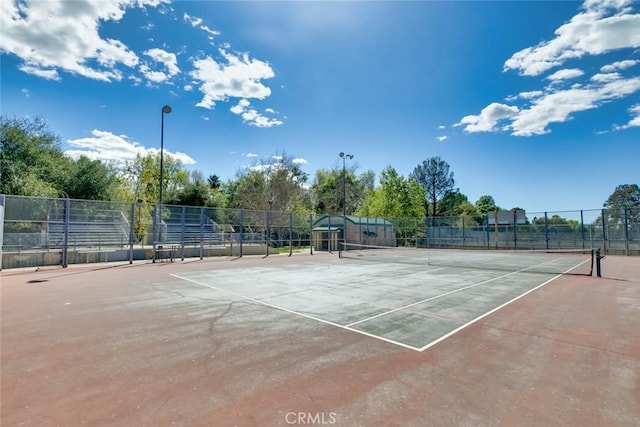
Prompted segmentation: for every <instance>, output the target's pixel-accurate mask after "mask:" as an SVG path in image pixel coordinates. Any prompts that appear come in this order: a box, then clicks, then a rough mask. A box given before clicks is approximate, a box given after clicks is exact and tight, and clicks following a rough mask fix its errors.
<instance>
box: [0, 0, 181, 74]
mask: <svg viewBox="0 0 640 427" xmlns="http://www.w3.org/2000/svg"><path fill="white" fill-rule="evenodd" d="M168 1H169V0H109V1H108V0H85V1H82V2H69V1H66V0H47V1H37V2H25V1H2V2H0V51H1V52H3V53H9V54H13V55H16V56H17V57H19V58H20V59H21V60H22V64H21V65H20V66H19V69H20V70H22V71H23V72H25V73H29V74H33V75H36V76H39V77H42V78H45V79H52V80H59V79H60V75H59V72H60V71H64V72H67V73H71V74H76V75H80V76H83V77H87V78H90V79H95V80H101V81H113V80H120V79H121V78H122V72H121V71H120V70H119V69H118V66H125V67H128V68H133V67H135V66H136V65H137V64H138V61H139V59H138V56H137V55H136V54H135V53H134V52H133V51H132V50H130V49H129V48H128V47H127V46H126V45H125V44H124V43H122V42H121V41H119V40H114V39H109V38H103V37H101V36H100V34H99V32H98V29H99V26H100V23H101V22H103V21H114V22H117V21H119V20H120V19H122V17H123V16H124V14H125V11H126V9H128V8H131V7H136V6H137V7H145V6H151V7H157V6H158V5H160V4H161V3H163V2H168Z"/></svg>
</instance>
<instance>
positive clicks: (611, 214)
mask: <svg viewBox="0 0 640 427" xmlns="http://www.w3.org/2000/svg"><path fill="white" fill-rule="evenodd" d="M603 207H604V208H605V209H607V211H606V217H607V223H609V224H614V223H617V224H622V223H624V218H625V217H624V215H625V209H626V212H627V220H628V221H633V222H636V223H637V222H640V187H638V184H622V185H618V186H617V187H616V188H615V190H614V191H613V193H611V195H610V196H609V198H607V201H606V202H604V204H603Z"/></svg>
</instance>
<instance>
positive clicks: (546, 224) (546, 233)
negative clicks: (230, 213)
mask: <svg viewBox="0 0 640 427" xmlns="http://www.w3.org/2000/svg"><path fill="white" fill-rule="evenodd" d="M544 242H545V243H544V247H545V249H547V250H549V216H548V215H547V213H546V212H545V213H544Z"/></svg>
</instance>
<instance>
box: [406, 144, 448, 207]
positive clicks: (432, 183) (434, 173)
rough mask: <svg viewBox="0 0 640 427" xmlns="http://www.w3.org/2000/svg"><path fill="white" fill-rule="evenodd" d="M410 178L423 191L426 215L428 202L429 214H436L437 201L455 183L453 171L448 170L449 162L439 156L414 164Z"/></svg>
mask: <svg viewBox="0 0 640 427" xmlns="http://www.w3.org/2000/svg"><path fill="white" fill-rule="evenodd" d="M411 178H413V179H415V180H416V181H417V182H418V184H420V185H421V186H422V188H423V189H424V191H425V194H426V197H425V200H424V212H425V214H426V216H429V204H431V216H436V214H437V212H438V201H439V200H440V199H441V198H442V196H444V195H445V194H446V193H447V192H448V191H450V190H451V189H453V185H454V184H455V181H454V179H453V172H449V164H448V163H447V162H445V161H444V160H442V159H441V158H440V157H431V158H430V159H427V160H425V161H423V162H422V164H421V165H418V166H416V168H415V169H414V170H413V172H412V173H411ZM429 202H430V203H429Z"/></svg>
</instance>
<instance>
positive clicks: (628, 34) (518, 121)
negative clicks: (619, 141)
mask: <svg viewBox="0 0 640 427" xmlns="http://www.w3.org/2000/svg"><path fill="white" fill-rule="evenodd" d="M639 4H640V3H638V2H637V1H631V0H586V1H585V2H584V4H583V5H582V8H581V10H580V11H579V12H578V13H577V14H576V15H575V16H573V18H571V20H570V21H569V22H567V23H565V24H564V25H562V26H560V27H559V28H558V29H557V30H556V31H555V38H553V39H551V40H548V41H545V42H542V43H539V44H537V45H535V46H532V47H528V48H526V49H523V50H521V51H519V52H516V53H515V54H514V55H512V56H511V58H509V59H508V60H507V61H506V62H505V65H504V70H505V71H507V70H517V71H519V72H520V74H521V75H526V76H537V75H540V74H542V73H544V72H546V71H548V70H550V69H551V68H554V67H560V66H561V65H563V64H564V63H565V62H567V61H569V60H573V62H576V61H575V60H576V59H579V58H582V57H584V56H589V55H590V56H594V55H602V54H605V53H609V52H613V51H616V50H621V49H634V48H637V47H640V31H638V28H640V14H638V13H637V9H638V5H639ZM638 63H640V61H638V60H631V59H629V60H623V61H617V62H612V63H610V64H608V65H605V66H602V67H600V72H599V73H597V74H594V75H592V76H590V77H589V78H586V77H584V76H585V73H584V71H582V70H581V69H578V68H567V69H559V70H558V71H556V72H554V73H551V74H549V75H547V76H546V77H545V80H547V81H548V84H546V86H545V87H544V88H543V90H532V91H528V92H521V93H519V94H518V95H511V96H508V97H507V98H506V100H507V101H508V102H509V103H510V104H511V105H514V106H513V107H510V106H507V105H503V104H498V103H492V104H490V105H488V106H487V107H486V108H485V109H483V110H482V111H481V113H480V114H479V115H469V116H465V117H463V118H462V119H461V120H460V122H459V123H456V126H461V125H466V127H465V131H466V132H487V131H496V132H497V131H511V134H512V135H514V136H532V135H542V134H546V133H549V132H550V130H549V128H548V127H549V125H550V124H552V123H562V122H566V121H568V120H571V119H572V118H573V116H574V114H575V113H577V112H580V111H586V110H590V109H594V108H598V107H600V106H602V105H603V104H605V103H608V102H611V101H613V100H616V99H621V98H624V97H627V96H629V95H631V94H634V93H636V92H638V91H640V77H636V76H628V75H624V76H623V75H622V73H620V72H618V71H621V70H626V69H629V68H631V67H633V66H634V65H636V64H638ZM589 67H590V66H589ZM625 74H629V73H625ZM569 79H577V81H576V82H570V83H572V84H570V85H568V86H562V85H559V84H558V83H560V82H565V81H567V80H569ZM634 111H635V110H634ZM632 113H634V112H632ZM634 120H635V117H634V118H632V120H631V122H630V123H631V124H632V125H633V123H635V122H634ZM500 121H502V122H501V123H499V122H500ZM627 126H628V125H624V126H618V128H619V129H622V128H626V127H627Z"/></svg>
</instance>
